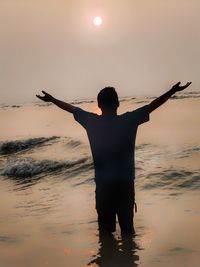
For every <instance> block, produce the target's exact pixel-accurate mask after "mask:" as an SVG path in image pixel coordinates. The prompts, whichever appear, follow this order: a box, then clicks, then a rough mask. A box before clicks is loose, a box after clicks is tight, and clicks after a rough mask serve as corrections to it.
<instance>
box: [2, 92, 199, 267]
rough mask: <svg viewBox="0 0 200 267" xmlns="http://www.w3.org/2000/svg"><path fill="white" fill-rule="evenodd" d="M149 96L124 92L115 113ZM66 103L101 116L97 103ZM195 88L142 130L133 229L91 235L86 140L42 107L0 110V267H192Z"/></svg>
mask: <svg viewBox="0 0 200 267" xmlns="http://www.w3.org/2000/svg"><path fill="white" fill-rule="evenodd" d="M150 101H151V98H148V97H147V98H144V97H143V98H142V97H141V98H133V97H129V98H124V99H122V100H121V107H120V110H119V113H122V112H125V111H127V110H131V109H135V108H136V107H139V106H142V105H145V104H147V103H149V102H150ZM73 104H75V105H77V106H79V107H82V108H85V109H86V110H90V111H92V112H97V113H99V110H98V108H97V106H96V103H95V101H93V100H82V101H80V100H79V101H74V102H73ZM199 104H200V93H198V92H189V93H180V94H178V95H177V96H175V97H173V98H172V99H171V100H169V101H168V102H167V103H166V104H165V105H163V106H162V107H160V109H158V110H156V111H155V112H153V113H152V115H151V120H150V122H148V123H146V124H144V125H143V126H141V127H140V129H139V131H138V138H137V144H136V199H137V204H138V212H137V214H136V215H135V219H134V224H135V230H136V235H135V236H134V237H133V238H131V239H130V240H123V239H121V236H120V231H119V227H118V228H117V232H116V234H115V236H114V237H113V238H112V239H109V240H104V239H103V238H102V237H100V236H99V234H98V228H97V215H96V211H95V203H94V190H95V184H94V171H93V163H92V158H91V153H90V148H89V144H88V141H87V136H86V133H85V131H84V129H83V128H81V126H80V125H78V124H77V122H75V121H74V119H73V116H72V115H71V114H68V113H67V112H64V111H62V110H60V109H58V108H57V107H55V106H53V105H51V104H47V103H43V102H34V103H25V104H19V105H10V106H9V105H4V104H2V105H1V107H0V120H1V131H0V194H1V204H0V266H2V267H4V266H5V267H18V266H20V267H25V266H34V267H35V266H38V267H40V266H60V267H62V266H70V267H71V266H77V267H79V266H106V267H107V266H108V267H109V266H144V267H146V266H147V267H151V266H181V267H182V266H186V267H189V266H194V267H197V266H199V262H200V245H199V244H200V208H199V203H200V109H199V106H200V105H199Z"/></svg>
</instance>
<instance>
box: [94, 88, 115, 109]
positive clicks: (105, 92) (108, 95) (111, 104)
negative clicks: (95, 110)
mask: <svg viewBox="0 0 200 267" xmlns="http://www.w3.org/2000/svg"><path fill="white" fill-rule="evenodd" d="M97 102H98V107H99V108H100V109H101V110H117V108H118V107H119V99H118V95H117V92H116V91H115V88H114V87H110V86H109V87H105V88H103V89H102V90H101V91H100V92H99V93H98V96H97Z"/></svg>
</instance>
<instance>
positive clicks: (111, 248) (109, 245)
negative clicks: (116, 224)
mask: <svg viewBox="0 0 200 267" xmlns="http://www.w3.org/2000/svg"><path fill="white" fill-rule="evenodd" d="M99 246H100V247H99V251H98V253H97V255H95V256H94V259H92V260H91V261H90V262H89V263H88V265H89V266H90V267H93V266H99V267H114V266H123V267H134V266H138V263H136V262H137V261H138V260H139V256H138V255H137V254H136V252H137V250H139V246H138V245H137V244H136V242H135V235H128V236H122V237H121V238H120V239H116V238H115V237H114V236H113V235H105V234H101V233H100V234H99Z"/></svg>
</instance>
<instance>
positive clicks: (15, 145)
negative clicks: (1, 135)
mask: <svg viewBox="0 0 200 267" xmlns="http://www.w3.org/2000/svg"><path fill="white" fill-rule="evenodd" d="M58 138H59V137H57V136H52V137H40V138H30V139H27V140H14V141H5V142H0V155H7V154H11V153H16V152H20V151H23V150H28V149H31V148H33V147H36V146H39V145H42V144H44V143H47V142H50V141H53V140H55V139H58Z"/></svg>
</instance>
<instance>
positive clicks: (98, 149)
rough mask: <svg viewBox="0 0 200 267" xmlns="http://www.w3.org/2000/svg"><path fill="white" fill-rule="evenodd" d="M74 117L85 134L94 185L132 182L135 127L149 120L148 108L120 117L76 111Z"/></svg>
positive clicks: (77, 109)
mask: <svg viewBox="0 0 200 267" xmlns="http://www.w3.org/2000/svg"><path fill="white" fill-rule="evenodd" d="M74 117H75V119H76V120H77V121H78V122H79V123H80V124H81V125H82V126H83V127H84V128H85V129H86V131H87V134H88V138H89V141H90V146H91V151H92V155H93V160H94V167H95V180H96V183H106V184H110V183H112V184H113V183H118V182H130V181H132V180H133V179H134V147H135V137H136V132H137V127H138V125H139V124H141V123H144V122H146V121H148V120H149V111H148V106H144V107H142V108H140V109H137V110H135V111H132V112H126V113H124V114H122V115H119V116H118V115H112V116H104V115H101V116H99V115H97V114H94V113H90V112H86V111H84V110H82V109H80V108H76V110H75V112H74Z"/></svg>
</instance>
